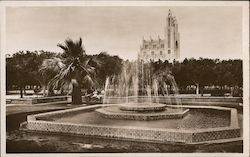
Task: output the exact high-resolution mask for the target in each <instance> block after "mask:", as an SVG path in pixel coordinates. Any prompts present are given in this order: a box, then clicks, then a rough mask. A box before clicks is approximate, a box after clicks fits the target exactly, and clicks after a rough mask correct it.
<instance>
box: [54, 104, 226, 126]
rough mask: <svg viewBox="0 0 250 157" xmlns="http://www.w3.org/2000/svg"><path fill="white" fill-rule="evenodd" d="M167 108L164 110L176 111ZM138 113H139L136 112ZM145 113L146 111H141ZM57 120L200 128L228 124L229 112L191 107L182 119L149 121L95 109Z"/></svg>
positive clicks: (112, 124) (99, 123)
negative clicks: (104, 114) (116, 116)
mask: <svg viewBox="0 0 250 157" xmlns="http://www.w3.org/2000/svg"><path fill="white" fill-rule="evenodd" d="M112 108H113V109H112V111H113V112H119V108H118V107H117V106H113V107H112ZM175 110H176V109H171V108H169V109H168V111H167V110H166V111H165V112H168V113H171V112H176V111H175ZM123 112H125V111H123ZM138 114H140V113H138ZM141 114H146V113H141ZM54 120H55V121H57V122H62V123H73V124H93V125H107V126H118V127H119V126H123V127H124V126H128V127H131V126H133V127H145V128H162V129H177V130H178V129H187V130H188V129H192V130H193V129H201V128H215V127H226V126H230V112H229V111H220V110H210V109H191V110H190V111H189V114H188V115H187V116H185V117H184V118H182V119H161V120H151V121H135V120H117V119H106V118H103V117H101V116H100V115H98V114H97V113H96V112H95V111H92V112H82V113H78V114H74V115H68V116H63V117H59V118H54Z"/></svg>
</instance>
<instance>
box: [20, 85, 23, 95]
mask: <svg viewBox="0 0 250 157" xmlns="http://www.w3.org/2000/svg"><path fill="white" fill-rule="evenodd" d="M20 97H21V98H23V85H21V86H20Z"/></svg>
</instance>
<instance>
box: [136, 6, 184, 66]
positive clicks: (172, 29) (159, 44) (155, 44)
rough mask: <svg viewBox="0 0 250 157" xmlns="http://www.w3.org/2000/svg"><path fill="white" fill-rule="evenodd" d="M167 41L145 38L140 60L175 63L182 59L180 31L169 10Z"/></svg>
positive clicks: (139, 55)
mask: <svg viewBox="0 0 250 157" xmlns="http://www.w3.org/2000/svg"><path fill="white" fill-rule="evenodd" d="M164 31H165V35H164V37H165V39H161V38H160V37H159V36H158V39H152V38H151V37H150V39H149V40H145V39H144V38H143V40H142V45H141V47H140V52H139V54H138V58H139V60H143V61H146V62H148V61H150V60H153V61H157V60H159V59H160V60H162V61H165V60H168V61H170V62H171V61H173V60H174V59H175V60H178V59H179V58H180V33H179V31H178V23H177V19H176V18H175V17H174V16H173V15H172V13H171V11H170V10H169V13H168V17H167V18H166V27H165V30H164Z"/></svg>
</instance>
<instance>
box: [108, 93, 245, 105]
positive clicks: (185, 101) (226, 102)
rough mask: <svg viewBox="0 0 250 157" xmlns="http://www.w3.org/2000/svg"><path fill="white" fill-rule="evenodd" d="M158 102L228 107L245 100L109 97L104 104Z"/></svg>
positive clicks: (180, 97)
mask: <svg viewBox="0 0 250 157" xmlns="http://www.w3.org/2000/svg"><path fill="white" fill-rule="evenodd" d="M137 100H138V102H149V101H152V102H158V103H163V104H173V105H175V104H180V103H181V104H183V105H213V106H214V105H215V106H216V105H218V106H223V105H225V106H228V105H232V106H233V105H239V103H242V102H243V100H242V98H241V97H195V96H193V97H188V96H181V95H179V96H158V97H151V98H148V97H143V96H139V97H138V98H137V97H133V96H131V97H109V98H107V99H106V100H104V101H105V102H104V103H110V104H117V103H126V102H134V101H137Z"/></svg>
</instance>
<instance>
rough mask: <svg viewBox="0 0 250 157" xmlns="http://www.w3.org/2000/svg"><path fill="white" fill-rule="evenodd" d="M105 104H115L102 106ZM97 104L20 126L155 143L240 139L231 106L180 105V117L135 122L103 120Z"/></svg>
mask: <svg viewBox="0 0 250 157" xmlns="http://www.w3.org/2000/svg"><path fill="white" fill-rule="evenodd" d="M108 106H116V105H105V107H108ZM100 107H103V105H95V106H88V107H79V108H74V109H67V110H62V111H54V112H48V113H42V114H36V115H29V116H28V117H27V122H25V123H23V124H21V127H20V129H22V130H26V131H39V132H44V133H59V134H69V135H80V136H94V137H102V138H111V139H112V138H115V139H127V140H132V141H144V142H156V143H159V142H160V143H165V142H181V143H186V144H196V143H207V142H209V143H211V142H218V140H226V141H227V142H228V141H230V140H235V139H241V131H240V127H239V124H238V118H237V110H236V109H232V108H222V107H207V106H198V107H197V106H192V107H191V106H183V107H184V108H185V107H186V108H187V107H188V108H189V109H190V111H189V113H188V115H187V116H186V117H184V118H183V119H164V120H157V121H135V120H116V119H104V118H102V117H100V116H98V114H97V113H96V112H95V109H98V108H100ZM200 109H201V110H202V111H199V110H200ZM207 110H209V111H207ZM217 111H218V112H217ZM192 112H194V113H192ZM196 112H197V113H198V114H197V113H196ZM203 112H204V113H205V114H203ZM213 112H215V113H214V114H213V115H211V116H209V115H210V114H211V113H213ZM223 115H226V116H223ZM218 118H219V119H218ZM222 119H224V120H222ZM180 124H181V125H180Z"/></svg>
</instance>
